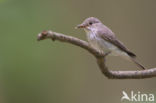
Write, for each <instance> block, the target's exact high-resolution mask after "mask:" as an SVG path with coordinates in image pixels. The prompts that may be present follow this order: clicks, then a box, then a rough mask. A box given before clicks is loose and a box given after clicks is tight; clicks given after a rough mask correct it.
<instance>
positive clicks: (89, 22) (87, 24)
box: [76, 17, 101, 31]
mask: <svg viewBox="0 0 156 103" xmlns="http://www.w3.org/2000/svg"><path fill="white" fill-rule="evenodd" d="M99 23H101V21H100V20H99V19H97V18H95V17H89V18H87V19H85V20H84V21H83V22H82V24H79V25H78V26H77V27H76V28H83V29H85V30H87V31H90V30H91V29H93V28H96V26H97V25H98V24H99Z"/></svg>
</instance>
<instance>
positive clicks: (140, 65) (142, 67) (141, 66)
mask: <svg viewBox="0 0 156 103" xmlns="http://www.w3.org/2000/svg"><path fill="white" fill-rule="evenodd" d="M131 59H132V61H133V62H134V63H135V64H136V65H137V66H138V67H140V68H141V69H144V70H145V69H146V68H145V67H144V66H143V65H142V64H140V63H138V62H137V61H136V59H135V58H131Z"/></svg>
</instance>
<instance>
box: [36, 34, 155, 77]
mask: <svg viewBox="0 0 156 103" xmlns="http://www.w3.org/2000/svg"><path fill="white" fill-rule="evenodd" d="M48 38H49V39H52V40H53V41H54V40H58V41H61V42H66V43H70V44H74V45H76V46H79V47H81V48H83V49H85V50H87V51H89V52H90V53H91V54H92V55H94V56H95V57H96V59H97V64H98V66H99V68H100V70H101V72H102V73H103V74H104V75H105V76H106V77H108V78H110V79H143V78H151V77H156V68H152V69H148V70H147V69H146V70H136V71H112V70H109V69H108V68H107V66H106V65H105V61H106V60H105V56H106V55H107V54H104V53H102V52H100V51H98V50H97V49H95V48H93V47H91V46H90V45H89V44H88V42H86V41H83V40H80V39H78V38H75V37H72V36H67V35H64V34H61V33H56V32H52V31H43V32H42V33H40V34H38V38H37V40H38V41H40V40H44V39H48Z"/></svg>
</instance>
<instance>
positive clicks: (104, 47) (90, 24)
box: [76, 17, 145, 69]
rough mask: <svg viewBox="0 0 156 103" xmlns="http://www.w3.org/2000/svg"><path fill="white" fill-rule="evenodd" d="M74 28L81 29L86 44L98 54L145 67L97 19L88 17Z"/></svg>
mask: <svg viewBox="0 0 156 103" xmlns="http://www.w3.org/2000/svg"><path fill="white" fill-rule="evenodd" d="M76 28H82V29H84V31H85V32H86V36H87V40H88V43H89V45H90V46H91V47H93V48H95V49H97V50H98V51H100V52H104V53H108V54H109V55H111V56H121V57H123V58H125V59H127V60H130V61H133V62H134V63H135V64H136V65H137V66H138V67H140V68H142V69H145V67H144V66H143V65H142V64H140V63H139V62H138V61H136V55H135V54H134V53H133V52H131V51H130V50H129V49H128V48H127V47H126V46H125V45H124V44H123V43H122V42H121V41H120V40H119V39H118V38H117V37H116V36H115V33H114V32H112V30H111V29H110V28H108V27H107V26H106V25H104V24H103V23H102V22H101V21H100V20H99V19H98V18H96V17H89V18H87V19H85V20H84V21H83V22H82V23H81V24H79V25H77V26H76Z"/></svg>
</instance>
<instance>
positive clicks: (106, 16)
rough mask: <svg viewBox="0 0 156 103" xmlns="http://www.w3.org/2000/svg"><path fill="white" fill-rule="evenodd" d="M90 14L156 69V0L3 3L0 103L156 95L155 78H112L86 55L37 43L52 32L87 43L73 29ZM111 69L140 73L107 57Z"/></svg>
mask: <svg viewBox="0 0 156 103" xmlns="http://www.w3.org/2000/svg"><path fill="white" fill-rule="evenodd" d="M90 16H94V17H97V18H99V19H100V20H101V21H103V23H104V24H105V25H107V26H108V27H110V28H111V29H112V30H113V31H114V32H115V33H116V35H117V37H118V38H119V39H120V40H121V41H122V42H124V44H125V45H126V46H127V47H128V48H129V49H130V50H132V51H133V52H134V53H136V54H137V56H138V60H139V61H140V62H141V63H142V64H144V66H146V67H147V68H153V67H156V54H155V53H156V46H155V45H156V20H155V19H156V0H0V103H120V102H121V101H120V98H121V96H122V90H125V91H126V92H128V93H129V92H130V91H131V90H133V91H135V92H137V91H140V92H141V93H153V94H156V78H151V79H144V80H110V79H107V78H106V77H105V76H104V75H103V74H102V73H101V72H100V70H99V68H98V66H97V64H96V60H95V58H94V57H93V56H92V55H91V54H89V53H88V52H87V51H85V50H83V49H81V48H79V47H75V46H73V45H71V44H65V43H60V42H58V41H56V42H52V41H51V40H44V41H41V42H37V40H36V39H37V34H38V33H39V32H41V31H43V30H49V29H51V30H53V31H56V32H60V33H64V34H66V35H72V36H75V37H78V38H81V39H83V40H86V39H85V32H84V31H83V30H75V29H74V27H75V26H76V25H77V24H80V23H81V22H82V21H83V20H84V19H85V18H87V17H90ZM107 65H108V66H109V68H110V69H113V70H138V69H139V68H137V67H136V66H135V65H134V64H133V63H129V62H128V61H125V60H123V59H121V58H118V57H108V58H107ZM124 103H126V102H124ZM128 103H129V102H128Z"/></svg>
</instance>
